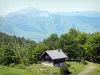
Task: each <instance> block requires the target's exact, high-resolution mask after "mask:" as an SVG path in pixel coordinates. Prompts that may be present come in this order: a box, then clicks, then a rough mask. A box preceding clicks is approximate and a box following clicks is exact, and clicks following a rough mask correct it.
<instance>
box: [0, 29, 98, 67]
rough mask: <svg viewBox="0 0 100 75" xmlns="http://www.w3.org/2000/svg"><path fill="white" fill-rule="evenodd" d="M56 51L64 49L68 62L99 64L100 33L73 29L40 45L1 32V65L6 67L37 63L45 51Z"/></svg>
mask: <svg viewBox="0 0 100 75" xmlns="http://www.w3.org/2000/svg"><path fill="white" fill-rule="evenodd" d="M54 49H62V50H63V51H64V52H65V53H66V54H67V56H68V60H72V59H74V60H88V61H92V62H98V63H99V62H100V32H95V33H91V34H87V33H85V32H80V31H79V30H76V29H73V28H71V29H70V30H69V32H67V33H64V34H62V35H61V36H60V37H58V35H57V34H55V33H54V34H51V35H50V36H49V37H48V38H46V39H44V40H43V41H42V42H39V43H36V42H35V41H32V40H29V39H25V38H24V37H16V36H15V35H14V36H10V35H7V34H5V33H2V32H0V63H1V64H4V65H8V66H9V65H10V64H11V63H15V64H20V63H21V64H24V65H29V64H33V63H37V62H39V61H40V58H39V57H40V55H41V54H42V53H43V52H44V51H46V50H54Z"/></svg>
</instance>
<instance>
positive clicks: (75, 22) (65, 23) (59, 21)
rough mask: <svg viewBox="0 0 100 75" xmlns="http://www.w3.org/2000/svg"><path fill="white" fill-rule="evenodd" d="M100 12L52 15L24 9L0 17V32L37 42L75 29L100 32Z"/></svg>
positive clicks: (32, 9)
mask: <svg viewBox="0 0 100 75" xmlns="http://www.w3.org/2000/svg"><path fill="white" fill-rule="evenodd" d="M99 24H100V12H88V11H87V12H71V13H67V12H65V13H64V12H61V13H50V12H48V11H41V10H38V9H36V8H27V9H22V10H19V11H16V12H12V13H9V14H8V15H6V16H5V17H3V16H1V17H0V31H2V32H6V33H8V34H15V35H17V36H21V37H23V36H24V37H25V38H30V39H32V40H35V41H37V42H39V41H41V40H43V39H44V38H46V37H48V36H49V35H50V34H52V33H57V34H58V35H61V34H62V33H65V32H68V31H69V29H70V28H75V29H78V30H80V31H83V32H86V33H93V32H97V31H100V25H99Z"/></svg>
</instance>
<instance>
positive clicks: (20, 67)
mask: <svg viewBox="0 0 100 75" xmlns="http://www.w3.org/2000/svg"><path fill="white" fill-rule="evenodd" d="M15 68H18V69H25V68H26V66H25V65H23V64H17V65H16V66H15Z"/></svg>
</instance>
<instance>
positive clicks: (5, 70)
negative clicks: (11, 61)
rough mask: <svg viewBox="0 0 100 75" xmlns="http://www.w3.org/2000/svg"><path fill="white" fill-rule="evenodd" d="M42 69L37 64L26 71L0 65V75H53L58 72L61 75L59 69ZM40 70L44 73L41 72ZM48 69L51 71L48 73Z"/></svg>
mask: <svg viewBox="0 0 100 75" xmlns="http://www.w3.org/2000/svg"><path fill="white" fill-rule="evenodd" d="M41 67H42V66H41V65H38V64H35V65H32V66H29V67H27V68H26V69H17V68H10V67H6V66H2V65H0V75H51V74H50V73H52V72H57V74H56V75H59V68H56V67H46V68H45V69H42V68H41ZM40 69H41V70H42V71H40ZM47 69H48V70H49V71H47Z"/></svg>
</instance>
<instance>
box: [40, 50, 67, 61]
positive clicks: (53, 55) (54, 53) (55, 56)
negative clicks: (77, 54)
mask: <svg viewBox="0 0 100 75" xmlns="http://www.w3.org/2000/svg"><path fill="white" fill-rule="evenodd" d="M45 52H46V53H47V54H48V55H49V56H50V57H51V59H60V58H66V57H67V56H66V54H65V53H64V52H63V51H62V50H48V51H45ZM42 55H43V54H42ZM42 55H41V56H42Z"/></svg>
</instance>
